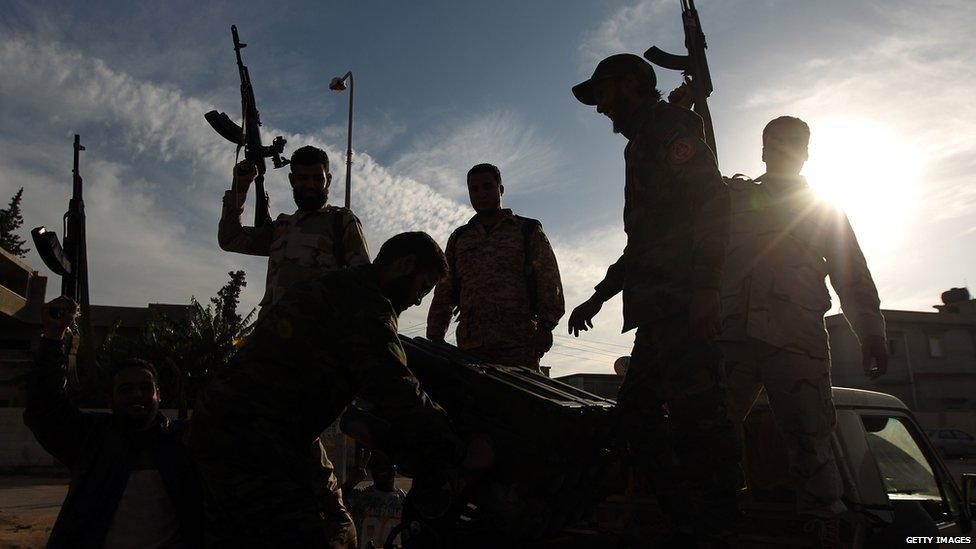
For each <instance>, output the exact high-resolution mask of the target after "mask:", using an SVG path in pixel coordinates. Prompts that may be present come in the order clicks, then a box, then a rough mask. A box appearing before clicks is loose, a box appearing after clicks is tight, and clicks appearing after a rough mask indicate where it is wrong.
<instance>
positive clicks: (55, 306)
mask: <svg viewBox="0 0 976 549" xmlns="http://www.w3.org/2000/svg"><path fill="white" fill-rule="evenodd" d="M77 311H78V306H77V305H76V304H75V303H74V302H73V301H71V300H70V299H68V298H66V297H64V296H62V297H59V298H57V299H55V300H53V301H51V302H50V303H48V304H46V305H45V306H44V310H43V312H42V316H43V325H44V332H43V334H42V337H41V341H40V346H39V348H38V352H37V356H36V358H35V364H34V370H33V371H32V372H31V373H30V376H29V379H28V382H27V406H26V407H25V408H24V424H25V425H27V427H28V428H30V430H31V432H32V433H34V437H35V438H37V442H39V443H40V444H41V446H42V447H44V449H45V450H47V451H48V453H50V454H51V455H52V456H54V457H55V458H57V459H58V460H59V461H61V463H64V464H65V465H67V466H68V467H69V468H70V467H72V466H73V465H74V463H75V458H76V457H77V455H78V451H79V449H80V448H81V445H82V442H83V441H84V438H85V435H86V432H87V430H88V425H89V423H90V422H89V421H88V418H87V417H86V416H85V414H84V413H83V412H82V411H81V410H79V409H78V407H77V406H76V405H75V404H74V403H73V402H71V400H70V399H69V398H68V380H67V375H66V370H65V368H66V364H65V355H64V334H65V332H66V331H67V329H68V326H69V325H70V324H71V322H72V320H73V319H74V318H75V315H76V313H77Z"/></svg>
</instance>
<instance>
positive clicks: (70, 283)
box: [31, 134, 94, 378]
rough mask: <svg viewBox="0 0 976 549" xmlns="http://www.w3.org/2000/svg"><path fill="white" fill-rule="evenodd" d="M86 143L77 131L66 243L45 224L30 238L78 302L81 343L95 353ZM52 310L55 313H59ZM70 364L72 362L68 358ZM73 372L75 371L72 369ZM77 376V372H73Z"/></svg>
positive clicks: (88, 354)
mask: <svg viewBox="0 0 976 549" xmlns="http://www.w3.org/2000/svg"><path fill="white" fill-rule="evenodd" d="M83 150H85V147H83V146H82V145H81V136H79V135H78V134H75V142H74V159H73V161H72V168H71V177H72V185H71V200H70V201H69V202H68V211H67V212H65V214H64V220H63V225H62V230H63V232H64V246H63V247H62V245H61V242H59V241H58V235H56V234H55V233H53V232H51V231H48V230H47V229H45V228H44V227H37V228H35V229H33V230H31V238H32V239H33V240H34V246H35V248H36V249H37V253H38V255H40V256H41V260H42V261H44V264H45V265H47V268H48V269H51V270H52V271H54V273H55V274H58V275H60V276H61V295H63V296H66V297H69V298H71V299H72V300H73V301H75V302H76V303H78V304H79V306H80V308H81V315H80V319H79V321H78V325H77V326H76V327H75V328H77V329H78V330H79V331H80V332H81V334H80V335H81V345H82V351H83V354H84V356H86V357H90V358H91V357H93V356H94V354H93V348H94V347H93V345H92V343H93V342H92V326H91V314H89V313H90V303H89V300H88V247H87V244H86V238H85V201H84V200H83V199H82V178H81V173H80V172H79V170H78V157H79V153H80V152H81V151H83ZM59 313H60V312H59V311H52V312H51V314H52V315H57V314H59ZM77 345H78V339H77V338H74V337H73V338H72V342H71V349H72V351H73V352H74V351H76V350H77ZM69 366H73V365H72V364H71V363H70V362H69ZM72 374H74V372H72ZM72 377H73V378H74V375H72Z"/></svg>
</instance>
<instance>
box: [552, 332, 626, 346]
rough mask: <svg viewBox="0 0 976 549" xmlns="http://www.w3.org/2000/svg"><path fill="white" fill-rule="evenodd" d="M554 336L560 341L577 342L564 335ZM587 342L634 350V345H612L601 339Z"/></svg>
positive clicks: (573, 338)
mask: <svg viewBox="0 0 976 549" xmlns="http://www.w3.org/2000/svg"><path fill="white" fill-rule="evenodd" d="M553 336H555V337H558V338H559V339H568V340H570V341H576V339H577V338H575V337H570V336H564V335H559V334H553ZM586 341H587V343H601V344H603V345H609V346H611V347H620V348H621V349H633V348H634V346H633V345H621V344H619V343H611V342H609V341H603V340H600V339H587V340H586Z"/></svg>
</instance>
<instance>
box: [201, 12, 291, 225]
mask: <svg viewBox="0 0 976 549" xmlns="http://www.w3.org/2000/svg"><path fill="white" fill-rule="evenodd" d="M230 32H231V36H233V37H234V53H235V54H236V55H237V71H238V72H239V73H240V76H241V116H242V118H243V119H244V120H243V122H244V123H243V124H242V125H241V126H238V125H237V124H235V123H234V121H233V120H231V119H230V117H229V116H227V113H223V112H217V111H215V110H213V111H210V112H208V113H207V114H205V115H204V117H205V118H206V119H207V122H209V123H210V126H211V127H213V129H214V131H216V132H217V133H219V134H220V135H221V136H222V137H223V138H224V139H226V140H228V141H230V142H231V143H234V144H235V145H237V151H238V153H240V149H241V147H244V158H246V159H247V160H250V161H252V162H253V163H254V166H255V167H256V168H257V171H258V175H257V178H255V180H254V192H255V195H256V199H257V204H256V206H255V210H254V226H255V227H261V226H264V225H266V224H269V223H271V212H270V210H269V207H268V193H267V191H265V190H264V174H265V172H266V171H267V167H266V166H265V163H264V159H265V158H271V160H272V162H273V163H274V167H275V168H281V167H282V166H286V165H287V164H288V160H286V159H283V158H281V155H282V153H283V152H284V150H285V143H286V141H285V139H284V138H282V137H281V136H280V135H279V136H277V137H275V138H274V140H272V141H271V145H270V146H264V145H262V144H261V130H260V128H261V116H260V114H259V113H258V107H257V102H256V101H255V100H254V88H253V87H251V74H250V72H248V70H247V66H245V65H244V61H243V60H241V50H242V49H243V48H245V47H247V44H243V43H241V41H240V38H238V36H237V26H236V25H231V26H230Z"/></svg>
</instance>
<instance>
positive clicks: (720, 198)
mask: <svg viewBox="0 0 976 549" xmlns="http://www.w3.org/2000/svg"><path fill="white" fill-rule="evenodd" d="M655 86H656V79H655V76H654V70H653V69H652V68H651V66H650V65H649V64H648V63H647V62H646V61H644V60H643V59H641V58H640V57H638V56H636V55H630V54H618V55H613V56H611V57H608V58H606V59H604V60H603V61H601V62H600V64H599V65H597V68H596V70H595V71H594V73H593V76H592V77H590V79H589V80H587V81H585V82H583V83H581V84H579V85H577V86H575V87H573V94H574V95H575V96H576V98H577V99H578V100H579V101H580V102H582V103H583V104H585V105H596V107H597V111H598V112H600V113H602V114H604V115H605V116H607V117H608V118H610V120H611V121H612V122H613V131H614V132H615V133H621V134H623V135H624V137H626V138H627V139H628V144H627V147H626V149H625V150H624V159H625V161H626V184H625V187H624V194H625V205H624V231H625V232H626V233H627V246H626V248H624V252H623V255H622V256H621V257H620V259H619V260H618V261H617V262H616V263H614V264H613V265H611V266H610V268H609V269H608V270H607V275H606V277H605V278H604V279H603V281H602V282H600V283H599V284H598V285H597V286H596V288H595V292H594V293H593V296H592V297H590V298H589V299H588V300H587V301H586V302H584V303H583V304H582V305H580V306H578V307H577V308H576V309H575V310H573V312H572V314H571V315H570V318H569V329H570V333H573V334H574V335H577V336H578V335H579V332H580V331H584V330H587V329H588V328H589V327H592V326H593V323H592V319H593V317H594V316H595V315H596V314H597V313H598V312H599V311H600V309H601V307H602V304H603V303H604V302H605V301H607V300H608V299H610V298H611V297H613V296H614V295H616V294H617V293H619V292H621V291H623V308H624V331H625V332H626V331H629V330H632V329H634V328H636V329H637V334H636V337H635V341H634V349H633V352H632V354H631V359H630V364H629V368H628V370H627V374H626V377H625V379H624V382H623V384H622V386H621V387H620V393H619V397H618V406H619V410H620V418H621V419H620V422H621V425H620V430H619V432H620V433H621V436H622V437H623V439H624V440H622V441H621V442H624V443H625V444H626V446H627V447H628V448H629V450H630V452H631V453H632V455H633V456H634V457H635V458H636V459H637V460H638V463H639V464H641V465H643V466H644V467H646V468H647V469H648V473H649V474H650V477H651V479H652V482H653V484H654V487H655V489H656V491H657V494H658V499H659V501H660V503H661V506H662V508H663V510H664V511H665V514H666V516H667V517H668V518H669V519H670V526H671V528H672V531H671V535H672V536H674V537H676V538H678V539H684V540H685V542H688V540H690V539H694V538H695V537H699V538H709V537H724V536H726V535H728V534H729V533H730V532H731V528H732V526H733V523H734V521H735V519H736V517H737V515H738V512H737V510H736V502H735V492H736V489H737V488H738V486H739V485H740V483H741V473H740V471H739V469H738V460H739V451H738V448H737V444H736V438H735V432H734V430H733V427H732V424H731V423H730V422H729V420H728V418H727V417H726V408H725V394H724V392H723V390H722V388H721V387H720V385H719V378H720V363H721V353H720V352H719V349H718V347H717V345H716V344H715V342H714V335H715V333H716V332H717V331H718V328H719V321H720V304H719V288H720V284H721V276H722V263H723V262H724V260H725V248H726V244H727V240H728V230H729V229H728V222H729V202H728V194H727V190H726V188H725V185H724V184H723V182H722V177H721V175H720V174H719V172H718V168H717V167H716V164H715V157H714V155H713V154H712V151H711V150H710V149H709V148H708V146H707V145H706V144H705V142H704V140H703V137H704V130H703V123H702V120H701V118H700V117H698V115H696V114H695V113H693V112H691V111H689V110H686V109H683V108H680V107H676V106H673V105H670V104H668V103H666V102H664V101H662V100H661V94H660V92H658V91H657V89H656V88H655ZM665 407H666V409H667V419H666V418H665V411H664V409H665Z"/></svg>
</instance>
